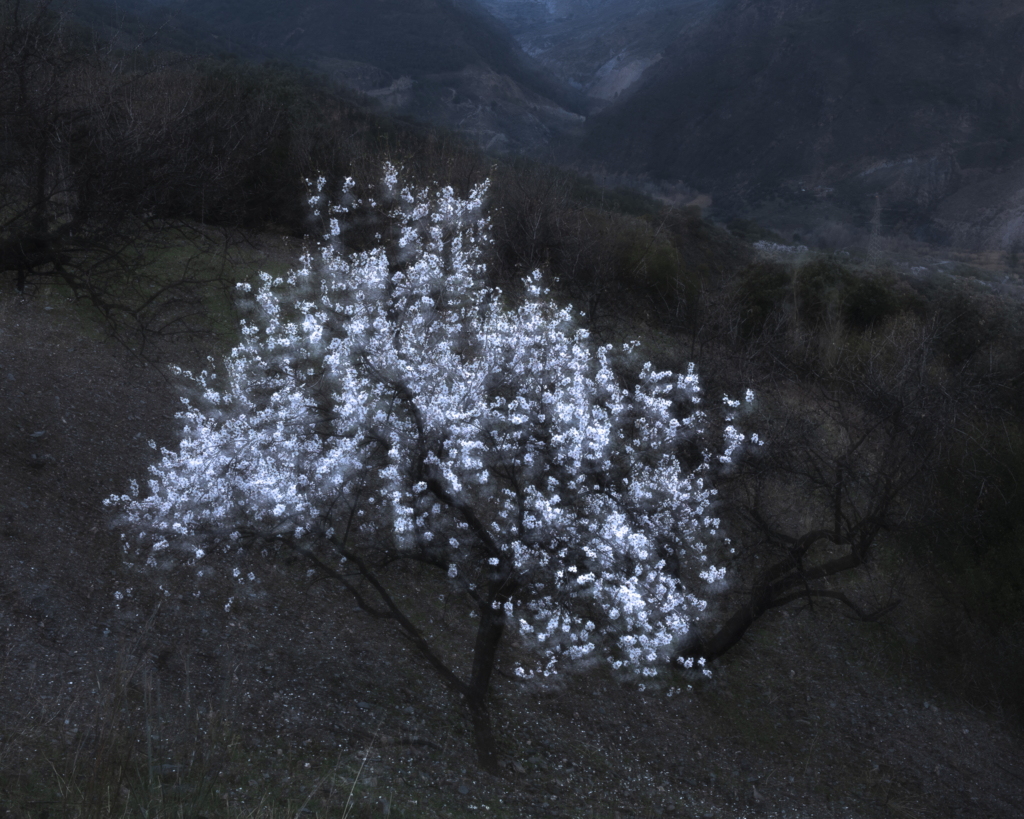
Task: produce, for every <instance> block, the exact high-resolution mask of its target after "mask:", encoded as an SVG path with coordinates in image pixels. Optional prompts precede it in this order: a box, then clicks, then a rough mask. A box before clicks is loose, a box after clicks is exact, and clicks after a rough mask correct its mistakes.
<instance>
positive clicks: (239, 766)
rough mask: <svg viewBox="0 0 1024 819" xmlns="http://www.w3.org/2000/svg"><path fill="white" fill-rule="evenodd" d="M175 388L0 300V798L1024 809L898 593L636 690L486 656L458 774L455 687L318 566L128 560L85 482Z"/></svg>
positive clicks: (163, 407) (71, 328)
mask: <svg viewBox="0 0 1024 819" xmlns="http://www.w3.org/2000/svg"><path fill="white" fill-rule="evenodd" d="M195 353H196V351H191V350H187V349H182V350H181V356H180V360H184V361H186V362H187V361H188V360H189V359H190V358H192V357H194V355H195ZM175 390H176V388H175V385H174V384H173V383H171V382H170V381H168V380H167V379H166V378H165V377H164V376H163V370H162V369H161V368H160V367H154V366H151V365H150V366H147V365H143V364H141V363H140V362H138V361H136V360H134V359H132V358H131V356H129V355H127V354H126V353H125V352H124V351H123V350H121V349H120V348H117V347H114V346H111V345H109V344H107V343H105V342H104V341H102V340H101V339H99V338H98V337H96V336H95V334H94V333H93V332H92V331H91V330H90V327H89V325H88V324H87V323H84V322H83V320H82V319H81V317H80V315H79V314H78V313H77V312H75V311H74V310H73V309H71V307H70V306H69V305H68V304H67V303H66V302H64V301H62V300H60V299H58V298H57V297H55V296H47V295H46V294H36V295H35V296H34V297H33V298H31V299H29V300H22V299H20V298H17V299H16V298H5V299H4V300H3V301H2V302H0V564H2V565H0V680H2V683H0V685H2V689H3V696H2V697H0V817H4V819H30V817H31V819H37V817H39V818H40V819H43V817H53V816H65V815H66V816H77V815H79V814H78V813H76V812H75V811H79V810H84V808H82V807H81V806H82V805H84V804H85V803H86V801H87V800H85V795H86V794H88V793H92V792H93V791H90V790H89V788H90V787H93V790H94V791H96V792H97V793H100V792H101V791H102V793H100V796H99V797H97V798H98V799H100V801H102V799H103V798H105V799H106V800H107V801H106V802H105V803H104V804H106V805H107V806H108V808H107V809H109V810H108V812H109V814H110V815H115V816H128V815H132V816H134V815H139V816H142V815H147V816H152V815H167V816H171V815H173V816H179V815H180V816H185V817H187V816H193V817H199V816H206V817H212V816H214V815H218V816H220V815H223V816H233V817H234V816H239V817H241V816H258V815H267V816H277V815H280V816H284V815H286V814H287V815H289V816H295V815H297V814H298V813H299V812H300V810H304V811H306V813H307V815H316V816H324V817H326V816H342V815H345V813H346V805H348V806H349V807H348V809H347V810H348V815H352V816H393V817H455V816H482V815H487V814H490V815H494V816H509V817H535V816H536V817H541V816H552V817H555V816H564V817H609V819H610V817H613V816H615V817H641V816H644V817H650V816H670V817H671V816H678V817H712V816H713V817H740V816H755V815H757V816H768V817H772V816H778V817H782V816H786V817H813V818H814V819H818V817H890V816H891V817H992V819H997V818H999V817H1006V819H1010V817H1019V816H1022V815H1024V745H1022V741H1021V739H1022V737H1021V732H1020V729H1019V727H1015V726H1012V725H1010V724H1008V723H1007V722H1006V721H1005V720H1003V719H1002V718H1001V715H1000V712H999V710H998V704H997V703H986V702H985V701H984V698H979V697H978V696H977V692H976V691H975V696H973V698H972V699H971V700H968V699H967V698H966V697H962V696H959V695H957V694H956V690H955V689H953V688H950V687H949V686H940V685H939V683H938V681H939V680H941V679H942V677H943V675H944V674H946V672H947V671H948V669H941V668H940V669H936V668H935V667H934V666H933V665H929V664H928V662H927V661H926V660H927V657H928V656H929V655H928V654H927V652H926V648H927V642H928V640H927V635H928V634H929V629H932V628H933V625H930V624H929V623H928V622H927V621H926V618H925V617H924V615H923V614H921V612H922V611H923V610H924V609H922V608H921V607H920V606H917V607H915V606H914V605H908V606H906V607H903V608H901V609H898V610H897V611H896V613H894V615H892V616H891V618H890V620H889V621H888V622H886V623H882V624H873V625H865V624H863V623H855V622H853V621H851V620H849V619H848V618H847V617H846V616H845V615H844V614H843V613H841V612H837V611H834V610H832V609H827V608H825V609H822V608H818V609H815V610H813V611H807V610H804V611H802V612H796V613H793V612H782V613H779V614H777V615H775V616H773V617H771V618H767V619H766V620H765V621H764V622H763V623H761V624H759V626H758V627H757V628H756V629H755V630H753V631H752V632H751V633H750V634H749V635H748V638H747V639H746V640H745V641H744V642H743V643H742V644H741V645H740V646H739V647H738V648H737V649H735V650H734V652H733V653H732V654H731V655H730V656H729V657H728V658H726V659H725V660H724V661H722V662H720V663H719V664H717V666H716V668H715V669H714V675H713V677H712V678H711V680H710V681H708V680H704V679H703V678H701V677H695V678H691V677H686V676H684V675H683V674H682V673H679V674H677V675H675V676H673V677H670V678H667V679H665V680H664V684H663V686H662V687H658V688H649V689H648V690H646V691H644V692H642V693H641V692H640V691H638V690H637V688H636V686H635V685H634V684H632V683H629V682H627V681H621V680H617V679H614V678H613V677H611V676H610V675H609V674H608V673H607V672H606V671H605V670H603V669H601V668H591V669H584V670H582V671H580V672H579V673H578V674H576V675H575V676H569V677H564V678H562V679H559V680H557V681H556V682H553V683H550V684H546V685H542V686H533V687H523V686H522V685H521V684H517V683H514V682H513V681H512V680H511V678H508V677H502V678H501V679H500V681H499V682H498V684H497V705H496V720H497V723H498V733H499V736H500V740H499V746H500V750H501V754H502V762H503V774H502V776H501V777H491V776H488V775H486V774H484V773H482V772H480V770H479V769H478V768H477V767H476V766H475V764H474V755H473V753H472V751H471V748H470V746H469V744H468V742H467V725H466V719H465V715H464V713H463V712H462V710H461V709H460V707H459V705H458V703H456V702H455V701H454V700H453V699H452V697H451V696H450V695H449V694H448V693H447V692H446V691H445V689H444V688H443V687H442V686H441V685H440V683H439V682H438V681H437V679H436V678H435V677H434V676H433V674H432V672H431V670H430V669H429V668H428V667H427V666H426V665H425V664H424V663H423V662H421V661H420V659H419V658H418V657H417V656H416V655H415V654H414V653H413V652H412V651H411V649H409V648H408V647H407V646H406V645H405V643H404V642H403V641H402V639H401V638H400V637H399V636H398V635H397V633H395V632H394V631H393V630H391V629H389V628H388V627H387V626H386V624H384V625H382V624H381V623H378V622H376V621H372V620H370V619H369V618H367V617H366V616H365V615H362V614H360V613H359V612H357V611H356V610H354V609H353V606H352V604H351V601H350V600H349V599H347V598H346V597H345V595H344V594H342V593H341V592H340V591H339V590H338V589H336V588H334V587H332V586H330V585H328V584H325V583H319V584H313V585H310V583H309V582H308V581H307V579H306V577H305V576H304V575H303V574H302V573H301V572H299V571H298V570H297V569H296V567H272V566H259V567H257V569H256V571H257V574H258V577H259V580H258V582H257V583H256V584H255V586H254V587H253V588H255V589H256V592H255V593H254V594H252V595H250V596H240V595H237V594H236V593H234V592H232V589H231V587H230V586H229V581H228V580H227V579H225V580H223V581H217V580H215V581H214V582H212V583H210V584H207V585H205V586H203V587H202V588H201V589H197V588H196V587H194V586H193V585H192V584H190V583H189V582H187V579H185V578H184V577H183V576H181V575H174V576H171V575H168V576H166V577H161V576H149V575H139V574H136V573H134V572H133V571H132V570H130V569H129V568H128V567H126V565H125V563H124V560H123V556H122V547H121V543H120V539H119V534H118V533H117V532H116V530H115V529H114V528H113V527H112V523H113V521H112V520H111V517H110V515H109V513H108V512H107V511H106V510H105V508H104V506H103V499H104V498H105V497H106V496H108V495H109V494H110V493H112V492H120V491H124V489H125V488H126V486H127V483H128V480H129V479H130V478H131V477H139V478H141V477H143V476H144V474H145V469H146V465H147V463H148V462H149V460H150V458H151V457H152V454H153V453H152V450H151V449H150V448H149V447H148V445H147V442H148V440H149V439H151V438H152V439H155V440H156V442H157V443H159V444H166V445H170V444H171V442H172V441H173V438H174V427H175V421H174V418H173V413H174V407H175V403H176V391H175ZM129 590H130V594H129ZM197 590H199V591H201V593H200V595H199V596H195V592H196V591H197ZM408 591H409V593H414V592H415V593H420V594H423V593H424V592H425V591H428V590H424V589H413V588H410V589H409V590H408ZM118 593H120V594H121V595H122V599H121V600H118V599H117V598H116V595H117V594H118ZM232 595H234V596H236V600H235V601H234V603H233V604H232V606H231V608H230V611H225V602H226V599H227V598H228V597H229V596H232ZM437 611H438V621H439V622H442V621H443V617H444V611H443V609H442V608H441V606H440V604H438V606H437ZM458 636H459V635H458V634H457V633H455V632H453V633H452V635H451V639H452V641H453V642H454V641H455V640H457V638H458ZM958 673H959V672H958ZM961 676H962V675H961ZM965 690H966V689H965ZM115 758H116V759H120V760H127V762H126V763H125V765H126V766H127V767H126V768H125V770H128V771H129V773H128V774H127V775H125V776H124V777H121V776H120V775H118V776H113V775H112V774H111V773H110V772H111V771H113V770H114V769H115V768H116V765H115V764H114V763H110V764H105V763H104V764H101V763H103V760H105V759H115ZM118 764H119V763H118ZM104 765H106V766H105V767H104ZM118 770H120V769H118ZM104 776H107V777H108V780H104V779H103V777H104ZM354 782H355V784H353V783H354ZM89 783H92V784H91V785H90V784H89ZM97 783H99V784H97ZM103 787H106V790H105V791H103ZM103 793H105V794H106V796H105V797H104V796H103V795H102V794H103ZM154 793H158V794H160V798H161V799H164V800H170V801H165V802H162V803H161V804H165V805H170V804H172V802H173V804H174V805H176V806H178V807H179V808H180V811H178V812H172V811H170V810H169V809H168V810H167V811H166V812H165V813H160V814H158V813H154V812H150V813H143V811H142V809H141V808H140V807H139V806H140V805H142V800H143V798H144V797H146V796H147V795H148V796H149V797H152V796H153V794H154ZM97 804H98V803H97ZM175 810H177V808H176V809H175ZM97 815H106V814H103V813H102V812H101V813H100V814H97Z"/></svg>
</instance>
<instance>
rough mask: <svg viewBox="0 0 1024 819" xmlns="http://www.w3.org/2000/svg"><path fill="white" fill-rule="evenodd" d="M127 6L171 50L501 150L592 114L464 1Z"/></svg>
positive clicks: (524, 145)
mask: <svg viewBox="0 0 1024 819" xmlns="http://www.w3.org/2000/svg"><path fill="white" fill-rule="evenodd" d="M129 8H130V9H131V11H132V13H133V15H135V17H136V19H135V20H134V21H133V25H136V26H141V27H142V28H145V27H146V26H147V25H148V26H149V28H150V29H151V30H152V31H153V32H155V33H156V37H158V38H160V39H162V40H165V41H167V42H168V43H169V44H171V45H173V46H174V47H179V48H180V47H181V45H182V43H185V42H187V41H189V40H192V42H193V43H194V46H193V48H194V49H195V50H198V51H200V52H205V53H211V52H212V53H218V52H222V53H235V54H241V55H242V56H246V57H256V58H258V59H265V58H267V57H271V58H274V59H281V60H287V61H289V62H292V63H295V64H297V65H300V66H302V67H305V68H309V69H313V70H315V71H317V72H320V73H323V74H326V75H327V76H329V77H331V78H332V79H334V80H336V81H338V82H340V83H342V84H343V85H346V86H349V87H351V88H353V89H355V90H356V91H359V92H362V93H364V94H366V95H367V98H368V100H371V101H375V102H376V103H377V104H378V105H380V106H382V107H383V108H384V109H386V110H388V111H390V112H392V113H394V114H398V115H407V116H412V117H414V118H416V119H418V120H421V121H428V122H431V123H433V124H434V125H438V126H442V127H448V128H451V129H453V130H457V131H460V132H462V133H464V134H467V135H469V137H470V139H472V140H473V141H475V142H477V143H478V144H480V145H481V146H484V147H488V148H491V149H496V150H499V151H500V150H517V151H518V150H524V149H537V148H541V147H542V146H544V145H546V144H547V142H548V140H549V138H550V135H551V133H552V131H558V130H560V129H564V128H566V127H570V126H574V125H577V124H578V122H579V121H581V119H582V117H581V116H580V115H581V114H582V113H583V112H585V111H586V110H587V109H588V107H589V103H588V102H587V100H586V98H585V97H584V95H583V94H581V93H579V92H578V91H576V90H574V89H572V88H571V87H570V86H569V85H567V84H565V83H562V82H561V81H560V80H558V79H557V78H554V77H552V76H550V75H549V73H548V72H546V71H545V70H543V69H542V67H541V66H540V65H539V64H537V63H535V62H534V61H533V60H532V59H531V58H529V57H527V55H526V54H524V53H523V51H522V49H521V48H520V47H519V45H518V44H517V43H516V41H515V40H514V39H513V37H512V36H511V35H510V34H509V33H508V32H507V31H506V30H505V29H504V27H503V26H502V25H501V24H500V23H499V22H498V21H497V20H496V19H495V18H493V17H492V16H491V15H490V14H489V13H488V12H487V11H486V10H485V9H483V8H482V7H481V6H479V5H478V4H477V3H475V2H473V0H422V2H421V1H420V0H381V2H372V3H368V2H361V0H335V2H331V3H318V4H312V3H282V2H277V1H276V0H260V2H255V3H248V2H237V1H236V0H217V2H198V1H197V0H176V2H168V3H164V2H155V3H151V2H144V1H143V0H136V2H135V3H134V4H133V5H130V6H129Z"/></svg>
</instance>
